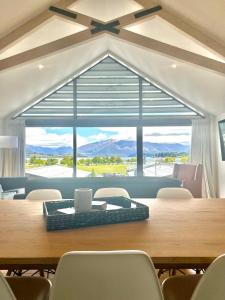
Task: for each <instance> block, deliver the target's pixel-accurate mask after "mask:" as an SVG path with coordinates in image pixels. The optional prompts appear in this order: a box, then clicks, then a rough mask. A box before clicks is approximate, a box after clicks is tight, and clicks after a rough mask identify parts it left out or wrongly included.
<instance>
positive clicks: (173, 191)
mask: <svg viewBox="0 0 225 300" xmlns="http://www.w3.org/2000/svg"><path fill="white" fill-rule="evenodd" d="M156 197H157V198H163V199H172V198H173V199H191V198H193V195H192V194H191V192H190V191H189V190H187V189H184V188H162V189H160V190H159V191H158V193H157V196H156Z"/></svg>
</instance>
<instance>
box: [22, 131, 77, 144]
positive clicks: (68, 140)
mask: <svg viewBox="0 0 225 300" xmlns="http://www.w3.org/2000/svg"><path fill="white" fill-rule="evenodd" d="M26 144H27V145H33V146H43V147H62V146H70V147H72V146H73V135H71V134H68V133H65V134H61V135H58V134H56V133H47V132H46V129H44V128H41V127H27V128H26Z"/></svg>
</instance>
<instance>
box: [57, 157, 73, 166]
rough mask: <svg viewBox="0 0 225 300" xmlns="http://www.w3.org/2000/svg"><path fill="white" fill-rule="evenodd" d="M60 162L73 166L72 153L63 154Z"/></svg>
mask: <svg viewBox="0 0 225 300" xmlns="http://www.w3.org/2000/svg"><path fill="white" fill-rule="evenodd" d="M60 164H61V165H64V166H67V167H70V168H72V167H73V157H72V155H65V156H64V157H63V159H62V160H61V161H60Z"/></svg>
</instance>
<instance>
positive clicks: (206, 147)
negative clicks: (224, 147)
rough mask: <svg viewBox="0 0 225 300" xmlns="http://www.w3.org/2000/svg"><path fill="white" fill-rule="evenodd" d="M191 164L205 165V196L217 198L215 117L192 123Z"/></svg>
mask: <svg viewBox="0 0 225 300" xmlns="http://www.w3.org/2000/svg"><path fill="white" fill-rule="evenodd" d="M191 147H192V149H191V162H192V163H194V164H198V163H201V164H202V165H203V196H204V197H207V198H214V197H216V196H217V193H216V190H217V167H216V122H215V119H214V118H213V117H208V118H206V119H198V120H193V121H192V144H191Z"/></svg>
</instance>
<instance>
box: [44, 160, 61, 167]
mask: <svg viewBox="0 0 225 300" xmlns="http://www.w3.org/2000/svg"><path fill="white" fill-rule="evenodd" d="M57 163H58V159H57V158H48V159H47V160H46V165H47V166H53V165H56V164H57Z"/></svg>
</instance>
